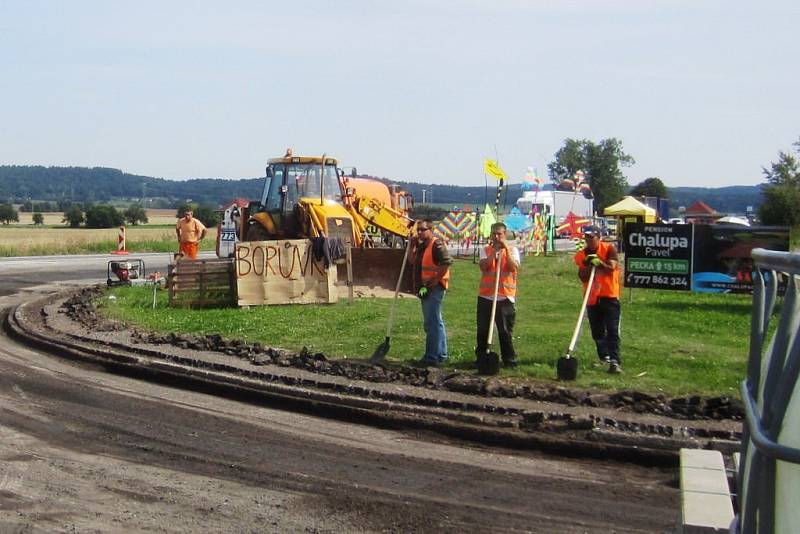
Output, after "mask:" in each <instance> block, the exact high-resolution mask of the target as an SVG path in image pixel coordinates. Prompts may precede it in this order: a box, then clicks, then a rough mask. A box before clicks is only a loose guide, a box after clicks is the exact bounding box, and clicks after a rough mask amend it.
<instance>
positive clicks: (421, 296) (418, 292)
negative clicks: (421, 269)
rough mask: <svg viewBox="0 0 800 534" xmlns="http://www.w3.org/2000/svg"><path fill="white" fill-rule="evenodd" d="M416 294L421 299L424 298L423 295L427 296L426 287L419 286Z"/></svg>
mask: <svg viewBox="0 0 800 534" xmlns="http://www.w3.org/2000/svg"><path fill="white" fill-rule="evenodd" d="M417 296H418V297H419V298H421V299H424V298H425V297H427V296H428V288H427V287H425V286H422V287H421V288H419V291H417Z"/></svg>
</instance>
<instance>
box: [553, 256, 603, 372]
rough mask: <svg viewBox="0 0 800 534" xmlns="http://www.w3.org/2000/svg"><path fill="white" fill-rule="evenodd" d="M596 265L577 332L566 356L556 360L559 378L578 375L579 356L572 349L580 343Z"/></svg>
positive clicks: (585, 296) (591, 275) (584, 300)
mask: <svg viewBox="0 0 800 534" xmlns="http://www.w3.org/2000/svg"><path fill="white" fill-rule="evenodd" d="M594 271H595V266H594V265H592V271H591V273H590V274H589V283H588V284H586V293H585V294H584V295H583V304H581V313H580V314H579V315H578V324H576V325H575V332H573V333H572V340H571V341H570V342H569V348H568V349H567V354H566V356H562V357H560V358H559V359H558V361H557V362H556V374H557V375H558V379H559V380H575V379H576V378H577V377H578V358H575V357H574V356H572V351H573V350H575V345H576V344H577V343H578V336H579V335H580V332H581V326H582V325H583V316H584V314H585V313H586V304H587V303H588V302H589V293H590V292H591V291H592V283H593V282H594Z"/></svg>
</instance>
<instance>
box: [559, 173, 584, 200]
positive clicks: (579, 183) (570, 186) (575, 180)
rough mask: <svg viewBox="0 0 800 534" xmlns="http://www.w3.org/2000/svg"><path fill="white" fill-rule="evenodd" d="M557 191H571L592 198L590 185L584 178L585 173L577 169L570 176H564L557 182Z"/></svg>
mask: <svg viewBox="0 0 800 534" xmlns="http://www.w3.org/2000/svg"><path fill="white" fill-rule="evenodd" d="M558 190H559V191H571V192H577V193H581V194H582V195H583V196H585V197H586V198H592V186H591V185H589V182H588V180H587V179H586V173H585V172H583V171H577V172H576V173H575V174H574V175H572V178H564V179H563V180H561V182H559V184H558Z"/></svg>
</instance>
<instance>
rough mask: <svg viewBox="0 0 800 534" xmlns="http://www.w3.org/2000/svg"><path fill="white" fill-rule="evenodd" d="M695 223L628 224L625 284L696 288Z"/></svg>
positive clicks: (627, 285) (663, 287)
mask: <svg viewBox="0 0 800 534" xmlns="http://www.w3.org/2000/svg"><path fill="white" fill-rule="evenodd" d="M693 228H694V226H693V225H691V224H646V223H627V224H626V225H625V237H624V239H625V243H624V247H625V287H643V288H649V289H676V290H681V291H689V290H690V289H691V288H692V250H693V235H694V234H693Z"/></svg>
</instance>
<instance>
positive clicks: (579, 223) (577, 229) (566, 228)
mask: <svg viewBox="0 0 800 534" xmlns="http://www.w3.org/2000/svg"><path fill="white" fill-rule="evenodd" d="M591 223H592V220H591V219H582V218H580V217H578V216H577V215H575V214H574V213H572V212H571V211H570V212H569V213H568V214H567V216H566V217H564V222H563V223H561V224H560V225H559V226H558V227H557V228H556V235H560V236H566V237H575V236H582V235H583V227H584V226H586V225H587V224H591Z"/></svg>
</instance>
